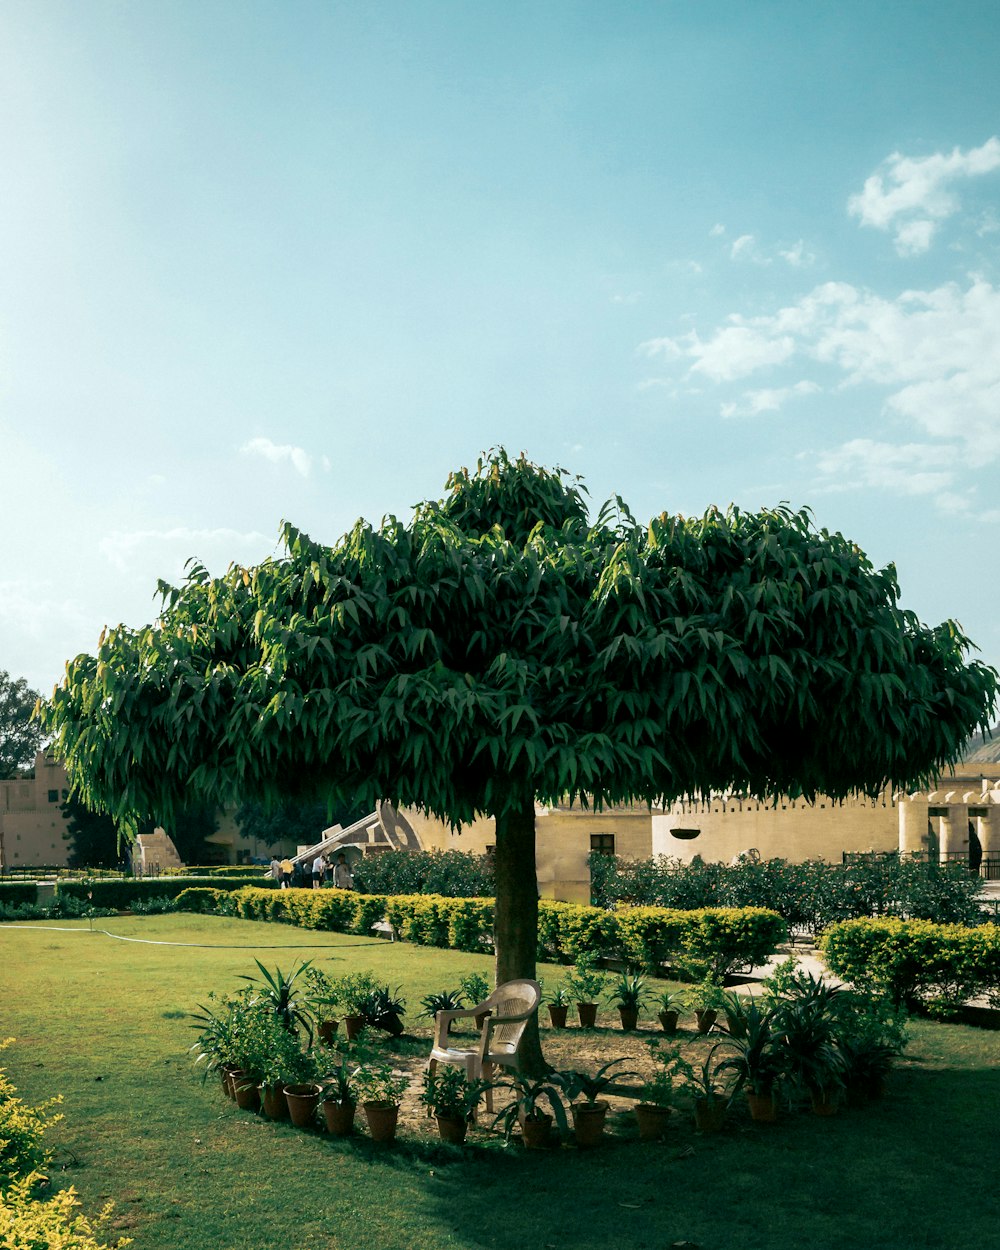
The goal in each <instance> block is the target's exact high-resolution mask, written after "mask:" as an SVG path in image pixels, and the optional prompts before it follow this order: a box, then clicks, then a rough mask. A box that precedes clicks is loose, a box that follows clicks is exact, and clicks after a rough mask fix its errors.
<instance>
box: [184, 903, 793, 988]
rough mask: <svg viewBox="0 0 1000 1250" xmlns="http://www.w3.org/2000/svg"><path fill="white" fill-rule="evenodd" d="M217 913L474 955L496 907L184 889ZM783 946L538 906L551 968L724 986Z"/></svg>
mask: <svg viewBox="0 0 1000 1250" xmlns="http://www.w3.org/2000/svg"><path fill="white" fill-rule="evenodd" d="M220 904H221V905H222V906H224V907H225V909H226V911H227V912H229V914H232V915H237V916H240V917H242V918H243V919H245V920H269V921H276V922H279V923H282V922H283V923H286V924H296V925H300V926H301V927H302V928H304V929H326V930H330V931H333V932H336V933H368V932H369V931H370V930H371V927H372V925H374V924H376V923H378V921H380V920H383V919H385V920H388V922H389V923H390V924H391V925H392V927H393V929H394V930H396V932H397V933H398V934H399V936H400V937H401V938H403V939H404V940H405V941H407V942H415V943H417V944H418V945H421V946H439V947H450V948H452V949H455V950H462V951H481V950H484V949H487V948H488V947H489V946H490V945H491V943H492V933H493V918H494V902H493V900H492V899H487V898H446V897H445V896H444V895H440V894H437V895H435V894H402V895H393V896H391V897H387V896H386V895H384V894H358V893H357V892H355V891H353V890H294V889H293V890H258V889H254V888H252V887H245V888H244V889H241V890H237V891H236V893H235V894H233V895H231V896H228V897H227V896H226V895H225V894H224V893H223V892H222V891H218V890H211V889H189V890H186V891H185V892H184V893H183V894H182V895H180V896H179V897H178V899H177V907H178V909H179V910H182V911H199V912H204V911H211V910H216V909H218V908H219V907H220ZM785 936H786V929H785V924H784V921H783V920H782V919H781V917H780V916H778V915H776V914H775V913H774V912H771V911H766V910H765V909H764V908H761V907H744V908H739V909H733V910H726V909H716V908H704V909H702V910H699V911H668V910H665V909H663V908H658V907H624V908H621V909H619V910H618V911H616V912H607V911H602V910H601V909H600V908H599V907H584V906H580V905H577V904H575V903H556V902H551V901H550V900H548V899H542V900H540V902H539V904H538V954H539V957H540V958H542V959H547V960H552V961H554V962H558V963H575V962H576V960H577V958H578V957H579V955H580V954H581V953H583V952H584V951H596V952H598V953H600V954H608V955H622V956H624V958H625V959H627V960H628V961H629V962H630V963H633V964H641V965H642V966H644V967H646V968H649V969H654V968H656V967H658V966H659V965H660V964H661V963H664V962H666V961H670V962H672V963H674V964H675V965H678V966H681V967H689V968H691V969H692V970H693V971H694V972H696V973H697V974H698V975H704V973H706V972H712V973H714V974H715V975H718V976H723V975H725V974H726V973H729V972H732V971H734V970H735V969H737V968H741V967H751V966H753V965H755V964H762V963H764V961H765V960H766V959H767V957H768V956H769V955H770V954H771V953H772V951H774V949H775V948H776V947H777V946H778V944H779V943H780V942H781V941H783V940H784V938H785Z"/></svg>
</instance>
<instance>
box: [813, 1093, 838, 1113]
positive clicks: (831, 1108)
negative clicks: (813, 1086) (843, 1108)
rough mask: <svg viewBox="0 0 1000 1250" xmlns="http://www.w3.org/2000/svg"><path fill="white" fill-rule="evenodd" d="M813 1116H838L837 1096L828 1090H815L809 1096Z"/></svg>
mask: <svg viewBox="0 0 1000 1250" xmlns="http://www.w3.org/2000/svg"><path fill="white" fill-rule="evenodd" d="M809 1097H810V1099H811V1101H812V1109H813V1115H836V1114H837V1095H836V1093H831V1092H829V1091H827V1090H813V1091H812V1092H811V1093H810V1095H809Z"/></svg>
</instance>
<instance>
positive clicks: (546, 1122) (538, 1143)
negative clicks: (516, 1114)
mask: <svg viewBox="0 0 1000 1250" xmlns="http://www.w3.org/2000/svg"><path fill="white" fill-rule="evenodd" d="M551 1127H552V1117H551V1116H550V1115H546V1114H545V1112H544V1111H543V1112H542V1113H541V1114H540V1115H539V1116H538V1118H537V1119H531V1120H527V1119H522V1120H521V1138H522V1140H523V1142H524V1148H525V1150H544V1149H545V1147H546V1146H547V1145H548V1144H549V1130H550V1129H551Z"/></svg>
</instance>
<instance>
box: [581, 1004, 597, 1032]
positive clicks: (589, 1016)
mask: <svg viewBox="0 0 1000 1250" xmlns="http://www.w3.org/2000/svg"><path fill="white" fill-rule="evenodd" d="M576 1009H577V1011H578V1012H579V1013H580V1028H581V1029H592V1028H594V1026H595V1025H596V1024H597V1003H577V1005H576Z"/></svg>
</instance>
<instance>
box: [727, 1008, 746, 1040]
mask: <svg viewBox="0 0 1000 1250" xmlns="http://www.w3.org/2000/svg"><path fill="white" fill-rule="evenodd" d="M726 1028H727V1029H728V1030H729V1036H730V1037H746V1035H747V1022H746V1020H744V1018H743V1017H742V1016H734V1015H731V1014H730V1013H729V1012H728V1011H727V1012H726Z"/></svg>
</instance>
